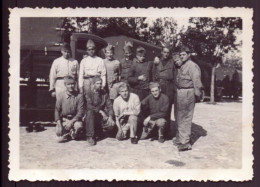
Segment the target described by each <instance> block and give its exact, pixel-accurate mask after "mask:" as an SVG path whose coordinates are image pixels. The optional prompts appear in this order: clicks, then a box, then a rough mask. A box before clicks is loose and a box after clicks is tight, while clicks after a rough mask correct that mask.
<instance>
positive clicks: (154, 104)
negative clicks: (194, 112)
mask: <svg viewBox="0 0 260 187" xmlns="http://www.w3.org/2000/svg"><path fill="white" fill-rule="evenodd" d="M150 91H151V95H149V96H147V97H146V98H145V99H144V100H143V101H142V111H147V112H148V116H147V117H146V118H145V120H144V122H143V124H144V128H143V133H142V136H141V139H147V138H148V137H149V136H151V135H152V131H153V130H154V129H155V128H157V129H158V142H160V143H163V142H164V141H165V129H166V128H165V127H166V125H167V115H168V111H169V98H168V97H167V96H166V95H165V94H163V93H161V88H160V85H159V83H157V82H151V83H150Z"/></svg>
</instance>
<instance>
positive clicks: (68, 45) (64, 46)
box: [61, 43, 71, 51]
mask: <svg viewBox="0 0 260 187" xmlns="http://www.w3.org/2000/svg"><path fill="white" fill-rule="evenodd" d="M61 50H62V51H65V50H66V51H67V50H69V51H70V50H71V48H70V44H68V43H64V44H63V45H62V46H61Z"/></svg>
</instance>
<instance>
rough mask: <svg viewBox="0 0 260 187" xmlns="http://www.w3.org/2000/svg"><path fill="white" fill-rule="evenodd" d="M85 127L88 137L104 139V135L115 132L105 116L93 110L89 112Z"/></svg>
mask: <svg viewBox="0 0 260 187" xmlns="http://www.w3.org/2000/svg"><path fill="white" fill-rule="evenodd" d="M85 127H86V136H87V137H102V136H103V135H104V133H106V132H108V131H111V130H113V128H114V127H113V126H109V125H108V124H107V123H106V122H105V121H104V120H103V116H102V115H101V114H100V113H98V112H95V111H93V110H89V111H87V116H86V117H85Z"/></svg>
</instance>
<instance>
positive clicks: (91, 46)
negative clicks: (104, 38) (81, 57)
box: [87, 39, 96, 48]
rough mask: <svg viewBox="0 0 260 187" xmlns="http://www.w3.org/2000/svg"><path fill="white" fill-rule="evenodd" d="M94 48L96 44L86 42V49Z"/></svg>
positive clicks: (90, 41) (91, 41)
mask: <svg viewBox="0 0 260 187" xmlns="http://www.w3.org/2000/svg"><path fill="white" fill-rule="evenodd" d="M93 47H96V44H95V42H94V41H93V40H91V39H89V40H88V42H87V48H93Z"/></svg>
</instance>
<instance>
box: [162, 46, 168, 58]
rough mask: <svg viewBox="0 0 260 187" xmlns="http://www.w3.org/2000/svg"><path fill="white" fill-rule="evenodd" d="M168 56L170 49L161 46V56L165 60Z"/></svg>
mask: <svg viewBox="0 0 260 187" xmlns="http://www.w3.org/2000/svg"><path fill="white" fill-rule="evenodd" d="M169 56H170V50H169V49H167V48H163V50H162V58H163V59H164V60H167V59H168V58H169Z"/></svg>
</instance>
